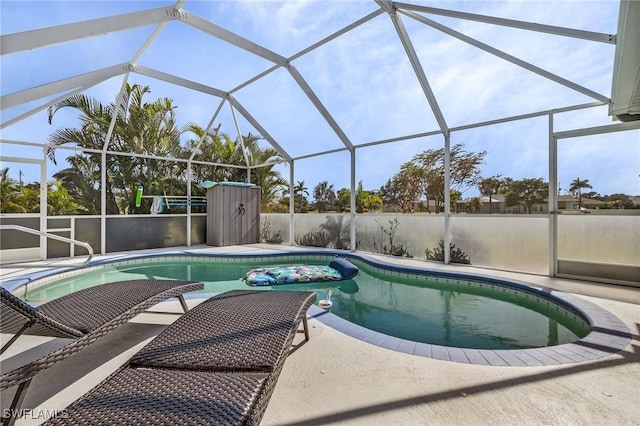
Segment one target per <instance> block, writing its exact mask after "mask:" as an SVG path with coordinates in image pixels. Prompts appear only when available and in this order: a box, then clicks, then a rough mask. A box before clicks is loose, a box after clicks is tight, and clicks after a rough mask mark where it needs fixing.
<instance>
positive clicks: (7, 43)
mask: <svg viewBox="0 0 640 426" xmlns="http://www.w3.org/2000/svg"><path fill="white" fill-rule="evenodd" d="M373 1H374V2H375V4H376V5H377V6H378V8H377V9H376V10H375V11H373V12H371V13H369V14H368V15H366V16H364V17H361V18H359V19H357V20H354V21H353V22H351V23H349V24H348V25H346V26H345V27H343V28H341V29H340V30H338V31H336V32H334V33H332V34H330V35H329V36H327V37H325V38H323V39H321V40H320V41H318V42H316V43H314V44H312V45H310V46H307V47H305V48H303V49H302V50H300V51H299V52H297V53H295V54H293V55H291V56H289V57H285V56H283V55H281V54H279V53H277V52H274V51H272V50H270V49H268V48H266V47H264V46H262V45H260V44H257V43H255V42H253V41H250V40H248V39H246V38H244V37H241V36H240V35H238V34H235V33H233V32H231V31H229V30H227V29H225V28H223V27H222V26H220V25H218V24H216V23H214V22H210V21H208V20H206V19H203V18H201V17H199V16H197V15H195V14H193V13H191V12H189V11H188V10H185V9H183V6H184V5H185V3H186V0H180V1H178V2H176V3H175V4H174V5H172V6H167V7H160V8H154V9H149V10H144V11H139V12H133V13H125V14H121V15H115V16H109V17H105V18H98V19H91V20H88V21H82V22H76V23H70V24H64V25H59V26H54V27H49V28H42V29H37V30H31V31H24V32H19V33H14V34H6V35H4V34H3V35H2V36H1V37H0V46H2V50H1V52H0V53H1V54H2V55H5V54H11V53H16V52H23V51H27V50H33V49H38V48H41V47H45V46H49V45H53V44H59V43H66V42H70V41H74V40H79V39H83V38H88V37H97V36H100V35H103V34H108V33H113V32H118V31H124V30H128V29H132V28H138V27H141V26H146V25H156V27H155V29H154V31H153V32H152V34H151V35H150V36H149V37H148V38H147V39H146V40H145V42H144V43H143V44H142V45H141V46H140V48H139V49H138V50H137V52H136V53H135V55H133V57H132V58H131V60H130V61H129V62H125V63H119V64H114V65H111V66H108V67H105V68H103V69H99V70H94V71H91V72H87V73H84V74H80V75H75V76H71V77H68V78H66V79H63V80H59V81H53V82H49V83H47V84H44V85H42V86H39V87H34V88H30V89H27V90H23V91H20V92H16V93H11V94H8V95H5V96H2V98H1V99H0V109H2V110H4V109H8V108H11V107H13V106H18V105H24V104H27V103H33V104H35V103H37V101H38V100H41V99H45V98H51V97H52V96H53V97H55V98H54V99H53V100H50V101H48V102H45V103H44V104H42V105H37V106H35V107H34V108H32V109H31V110H29V111H27V112H26V113H23V114H21V115H19V116H18V117H15V118H13V119H10V120H7V121H4V122H2V123H0V130H1V129H4V128H7V127H9V126H11V125H14V124H15V123H17V122H20V121H22V120H24V119H26V118H28V117H30V116H32V115H34V114H37V113H39V112H41V111H43V110H45V109H47V108H49V107H50V106H52V105H55V104H56V103H58V102H60V101H62V100H64V99H67V98H68V97H70V96H73V95H76V94H79V93H82V92H83V91H85V90H87V89H89V88H91V87H94V86H96V85H98V84H100V83H102V82H104V81H106V80H109V79H111V78H113V77H117V76H122V78H123V80H122V86H121V92H120V94H122V93H124V89H125V86H126V83H127V81H128V79H129V75H130V73H137V74H140V75H144V76H147V77H150V78H153V79H157V80H161V81H164V82H167V83H170V84H173V85H177V86H181V87H184V88H187V89H190V90H194V91H197V92H200V93H204V94H208V95H210V96H212V97H214V98H217V99H219V103H218V104H217V107H216V108H215V111H213V112H212V116H211V120H210V121H209V123H208V125H207V126H206V130H209V129H211V128H212V127H213V124H214V122H215V120H216V118H217V117H218V116H219V114H220V111H221V109H222V108H223V107H228V108H230V110H231V113H232V115H233V118H234V122H235V126H236V131H237V133H238V135H237V136H238V138H239V139H240V141H242V137H241V129H240V128H239V126H238V122H237V119H236V113H238V114H240V115H241V116H242V117H243V118H244V119H245V120H246V121H247V122H248V123H250V124H251V125H252V126H253V127H254V128H255V129H256V130H257V131H258V132H259V133H260V135H261V136H262V138H264V139H265V140H266V141H267V142H268V143H269V144H270V145H271V146H272V147H273V148H274V149H275V150H276V151H277V152H278V153H279V154H280V155H281V156H282V158H283V162H284V163H287V164H288V165H289V166H290V175H289V185H290V191H289V193H290V202H289V209H290V230H289V231H290V232H289V234H290V241H289V243H290V244H294V242H293V236H294V235H295V224H294V194H293V182H294V169H295V164H296V161H298V160H302V159H306V158H311V157H316V156H322V155H326V154H330V153H335V152H345V151H347V152H349V155H350V187H351V200H350V204H351V221H350V223H351V229H350V237H351V246H350V247H351V250H355V235H356V232H355V230H356V217H357V216H356V214H355V211H356V206H355V191H356V170H355V166H356V155H357V150H359V149H366V148H367V147H371V146H376V145H381V144H390V143H394V142H398V141H403V140H409V139H418V138H422V137H425V136H435V135H442V138H443V146H444V148H445V153H446V155H445V191H444V194H445V203H444V205H445V213H444V219H445V222H444V223H445V225H444V236H445V238H444V239H445V244H446V245H449V244H450V242H451V235H450V216H451V212H450V203H449V167H450V157H449V149H450V141H451V135H452V133H454V132H456V131H461V130H467V129H471V128H477V127H483V126H490V125H494V124H499V123H506V122H511V121H516V120H523V119H528V118H533V117H542V116H548V117H549V180H550V194H549V203H550V208H549V211H550V212H551V214H550V215H549V220H550V226H549V249H550V250H549V254H550V255H549V257H550V259H549V274H550V275H552V276H553V275H555V274H556V272H557V253H556V251H557V214H556V213H557V198H556V194H557V188H556V186H557V185H556V183H555V181H556V176H557V141H558V139H564V138H569V137H574V136H573V135H578V134H585V133H584V132H593V133H586V134H597V132H600V133H606V132H614V131H624V130H631V129H637V128H638V125H637V124H635V123H631V124H615V125H611V126H603V127H598V128H593V129H584V130H577V131H573V133H572V132H558V133H555V132H554V130H553V116H554V114H558V113H561V112H567V111H577V110H581V109H587V108H592V107H596V106H603V105H612V104H613V102H612V100H611V99H610V98H609V97H608V96H606V95H604V94H601V93H597V92H595V91H593V90H591V89H589V88H587V87H584V86H582V85H579V84H577V83H575V82H572V81H570V80H567V79H565V78H562V77H560V76H558V75H555V74H553V73H551V72H549V71H547V70H544V69H542V68H540V67H537V66H535V65H533V64H531V63H528V62H526V61H524V60H521V59H519V58H517V57H515V56H513V55H510V54H507V53H506V52H503V51H500V50H498V49H496V48H493V47H491V46H489V45H487V44H485V43H482V42H480V41H479V40H476V39H473V38H471V37H469V36H466V35H464V34H461V33H459V32H457V31H455V30H453V29H451V28H449V27H447V26H445V25H442V24H440V23H438V22H435V21H433V20H431V19H429V18H428V17H427V16H426V15H436V16H446V17H450V18H457V19H460V20H467V21H475V22H483V23H488V24H493V25H499V26H506V27H510V28H515V29H519V30H523V31H532V32H540V33H546V34H554V35H557V36H562V37H570V38H577V39H582V40H587V41H589V42H594V43H607V44H616V43H623V40H621V34H619V35H618V36H616V35H614V34H604V33H597V32H591V31H583V30H579V29H573V28H564V27H559V26H551V25H543V24H538V23H531V22H524V21H518V20H513V19H505V18H499V17H493V16H484V15H477V14H472V13H465V12H459V11H454V10H448V9H442V8H434V7H427V6H423V5H419V4H410V3H402V2H393V1H389V0H373ZM638 13H640V2H628V1H626V0H623V2H622V7H621V20H623V19H622V18H623V17H625V16H639V15H638ZM384 14H387V15H388V17H389V21H390V22H389V25H392V26H393V28H394V30H395V32H396V35H397V37H398V39H399V41H400V42H401V43H402V46H403V48H404V51H405V53H406V55H407V58H408V60H409V62H410V64H411V67H412V69H413V72H414V74H415V78H416V84H417V85H419V86H420V88H421V90H422V93H423V95H424V97H425V99H426V100H427V101H428V104H429V107H430V112H431V113H432V114H433V116H434V117H435V120H436V122H437V124H438V128H437V129H434V130H431V131H427V132H423V133H418V134H410V135H399V136H398V137H395V138H390V139H383V140H376V141H369V142H365V143H361V144H354V143H353V141H352V140H351V139H350V138H349V136H348V135H347V134H346V133H345V132H344V130H343V129H342V128H341V127H340V125H339V124H338V122H337V121H336V120H335V118H334V117H333V115H332V114H331V111H330V110H329V109H328V108H327V107H326V106H325V105H324V104H323V103H322V101H321V100H320V98H319V97H318V96H317V94H316V93H315V91H314V90H313V88H312V86H311V85H310V84H309V83H308V82H307V80H306V79H305V78H304V76H303V75H302V73H301V72H299V71H298V69H297V68H296V67H295V66H294V64H293V62H294V61H295V60H297V59H299V58H301V57H303V56H304V55H306V54H308V53H310V52H312V51H314V50H315V49H317V48H319V47H321V46H323V45H325V44H327V43H329V42H330V41H332V40H335V39H337V38H339V37H341V36H342V35H344V34H347V33H348V32H350V31H352V30H354V29H355V28H358V27H360V26H361V25H364V24H366V23H368V22H369V21H371V20H373V19H374V18H377V17H379V16H381V15H384ZM403 19H410V20H414V21H416V22H419V23H420V24H423V25H426V26H429V27H431V28H433V29H435V30H438V31H440V32H442V33H444V34H447V35H448V36H450V37H454V38H456V39H458V40H460V41H463V42H465V43H468V44H470V45H471V46H473V47H475V48H478V49H481V50H483V51H485V52H488V53H490V54H492V55H494V56H495V57H496V58H497V60H504V61H508V62H510V63H512V64H515V65H517V66H518V67H521V68H522V69H524V70H526V71H529V72H532V73H535V74H537V75H539V76H542V77H544V78H546V79H548V80H550V81H553V82H555V83H558V84H560V85H562V86H564V87H567V88H569V89H571V90H574V91H576V92H578V93H581V94H583V95H585V96H587V97H589V98H592V99H593V102H589V103H583V104H578V105H573V106H568V107H562V108H556V109H552V110H544V111H533V112H527V113H523V114H519V115H514V116H508V117H502V118H499V119H495V120H491V121H486V122H482V123H474V124H468V125H464V126H458V127H449V125H448V123H447V117H445V115H444V113H443V112H442V110H441V108H440V106H439V103H438V99H437V97H436V95H435V94H434V92H433V90H432V88H431V85H430V83H429V79H428V74H427V72H426V71H425V69H424V68H423V65H422V63H421V61H420V58H419V57H418V55H417V53H416V51H415V48H414V46H413V41H412V39H411V36H410V35H409V33H408V32H407V30H406V28H405V24H404V21H403ZM170 22H176V23H180V24H185V25H188V26H191V27H193V28H195V29H197V30H199V31H201V32H202V33H204V34H208V35H210V36H212V37H215V38H218V39H220V40H222V41H224V42H226V43H229V44H231V45H233V46H235V47H237V48H239V49H241V50H243V51H245V52H248V53H250V54H252V55H255V56H257V57H260V58H262V59H264V60H266V61H269V62H271V63H272V64H273V65H272V66H271V67H270V68H268V69H267V70H266V71H263V72H261V73H259V74H257V75H255V76H253V77H251V78H250V79H248V80H247V81H245V82H243V83H241V84H239V85H238V86H236V87H233V88H230V89H228V90H225V89H222V88H217V87H211V86H208V85H205V84H201V83H199V82H197V81H193V80H189V79H185V78H183V77H180V76H178V75H172V74H169V73H166V72H163V71H161V70H158V69H154V68H151V67H147V66H144V65H143V64H141V63H138V61H139V60H140V59H141V57H142V55H143V53H144V52H145V51H146V50H147V49H148V48H149V46H151V45H152V44H153V43H154V42H156V39H157V38H158V36H159V35H160V34H161V33H162V31H163V30H164V29H165V27H166V26H167V24H168V23H170ZM625 22H626V21H625ZM629 34H630V35H631V36H633V34H635V33H634V32H633V31H631V30H627V33H626V36H628V35H629ZM631 41H632V42H633V40H631ZM624 42H625V43H626V44H625V45H626V46H628V45H629V44H630V42H629V40H628V39H627V40H626V41H624ZM636 45H637V44H636ZM618 59H619V58H618ZM278 69H285V70H286V71H287V73H288V74H289V76H290V77H291V79H292V81H293V82H295V84H296V85H297V86H298V87H299V88H300V89H301V90H302V92H303V93H304V94H305V96H306V97H307V98H308V100H309V102H310V104H311V105H312V106H313V107H314V108H315V109H316V110H317V112H318V113H319V114H320V116H321V117H322V119H323V120H324V121H325V122H326V123H327V125H328V126H329V128H330V129H331V130H332V131H333V133H334V134H335V137H336V139H337V140H338V141H340V143H341V146H340V147H339V148H335V149H327V150H322V151H319V152H315V153H312V154H309V155H303V156H297V157H294V156H292V155H291V154H290V153H289V152H288V151H287V150H286V145H285V144H284V143H282V142H281V141H278V140H276V138H274V137H273V136H271V134H270V133H269V129H268V128H266V127H265V126H263V125H262V124H261V123H260V122H259V121H258V120H257V119H256V118H255V117H254V116H253V115H252V112H251V110H250V109H249V108H247V107H246V106H245V105H243V104H242V103H241V102H240V101H239V100H238V99H237V98H236V97H234V94H235V93H237V92H238V91H240V90H241V89H243V88H245V87H247V86H249V85H251V84H252V83H254V82H257V81H258V80H260V79H262V78H264V77H265V76H267V75H269V74H271V73H272V72H274V71H276V70H278ZM615 84H617V86H616V90H620V89H621V90H622V91H624V89H625V87H619V86H620V84H621V83H620V82H619V81H616V82H615ZM623 84H628V83H626V82H625V83H623ZM114 120H115V116H114ZM114 124H115V122H114V123H112V124H111V127H110V131H109V134H108V135H107V139H106V142H105V144H104V146H103V149H102V150H101V151H97V152H100V153H101V154H102V159H103V167H102V170H103V175H102V179H103V182H104V180H106V178H107V176H106V168H105V167H104V164H105V162H106V156H107V155H132V156H133V155H135V154H130V153H122V152H113V151H111V150H110V149H109V139H110V136H111V131H112V129H113V126H114ZM581 132H582V133H581ZM5 142H6V143H25V144H29V142H20V141H5V140H0V143H5ZM201 142H202V141H200V143H201ZM41 146H43V148H46V146H45V145H41ZM198 146H199V143H198V144H196V148H195V149H194V151H193V152H192V153H191V155H190V156H189V157H188V158H186V159H175V158H164V157H156V156H147V157H149V158H154V159H159V160H170V161H182V162H186V163H187V176H188V177H189V178H190V177H191V165H192V164H207V165H212V166H226V167H240V168H246V169H247V174H248V176H249V177H250V176H251V170H252V169H253V168H257V167H260V166H262V165H259V164H252V163H251V162H250V160H249V158H247V157H246V156H245V164H244V165H242V166H238V165H227V164H218V163H211V162H206V161H196V160H195V159H194V157H195V150H196V149H197V147H198ZM58 149H75V150H82V149H81V148H67V147H60V148H58ZM84 151H87V152H89V151H90V150H84ZM90 152H96V151H90ZM43 169H44V170H46V161H45V166H44V167H43ZM41 185H46V174H44V175H43V176H42V182H41ZM102 188H103V192H102V214H101V240H102V252H103V253H104V252H105V244H106V243H105V241H106V236H105V232H106V231H105V229H106V190H105V189H104V188H105V185H102ZM187 188H188V189H187V191H188V193H187V195H190V192H191V188H190V185H188V186H187ZM45 197H46V194H45ZM45 202H46V198H45ZM41 210H43V211H44V213H43V215H45V216H46V209H41ZM187 211H188V213H187V227H188V229H190V226H191V208H190V207H188V210H187ZM41 224H42V228H41V229H42V230H43V231H46V217H45V218H44V219H43V220H41ZM187 244H188V245H191V233H190V232H187ZM449 262H450V258H449V252H448V251H445V263H449Z"/></svg>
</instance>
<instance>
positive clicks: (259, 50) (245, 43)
mask: <svg viewBox="0 0 640 426" xmlns="http://www.w3.org/2000/svg"><path fill="white" fill-rule="evenodd" d="M180 12H181V13H180V18H179V19H180V21H181V22H184V23H185V24H187V25H191V26H192V27H194V28H197V29H199V30H200V31H203V32H205V33H207V34H210V35H212V36H214V37H217V38H219V39H220V40H222V41H226V42H227V43H230V44H232V45H234V46H236V47H239V48H240V49H243V50H246V51H247V52H251V53H253V54H254V55H257V56H260V57H261V58H264V59H266V60H268V61H271V62H273V63H275V64H278V65H281V66H284V65H286V64H287V63H288V61H287V58H285V57H284V56H282V55H279V54H277V53H275V52H273V51H271V50H269V49H267V48H266V47H264V46H261V45H259V44H257V43H254V42H252V41H250V40H247V39H246V38H244V37H241V36H239V35H237V34H234V33H232V32H231V31H229V30H226V29H224V28H222V27H220V26H218V25H216V24H214V23H212V22H209V21H207V20H206V19H203V18H200V17H199V16H197V15H194V14H192V13H189V12H187V11H184V10H181V11H180Z"/></svg>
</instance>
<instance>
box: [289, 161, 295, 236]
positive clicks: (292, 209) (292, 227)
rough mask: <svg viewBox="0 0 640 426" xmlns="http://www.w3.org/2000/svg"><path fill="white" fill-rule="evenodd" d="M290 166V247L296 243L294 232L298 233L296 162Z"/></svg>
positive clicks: (291, 162) (292, 162)
mask: <svg viewBox="0 0 640 426" xmlns="http://www.w3.org/2000/svg"><path fill="white" fill-rule="evenodd" d="M289 164H290V165H291V167H290V170H289V245H290V246H292V245H293V243H294V242H295V238H294V232H295V231H296V227H295V225H294V223H293V222H294V220H295V211H296V210H295V204H294V200H295V194H294V193H293V176H294V173H293V167H294V161H293V160H291V161H290V162H289Z"/></svg>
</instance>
